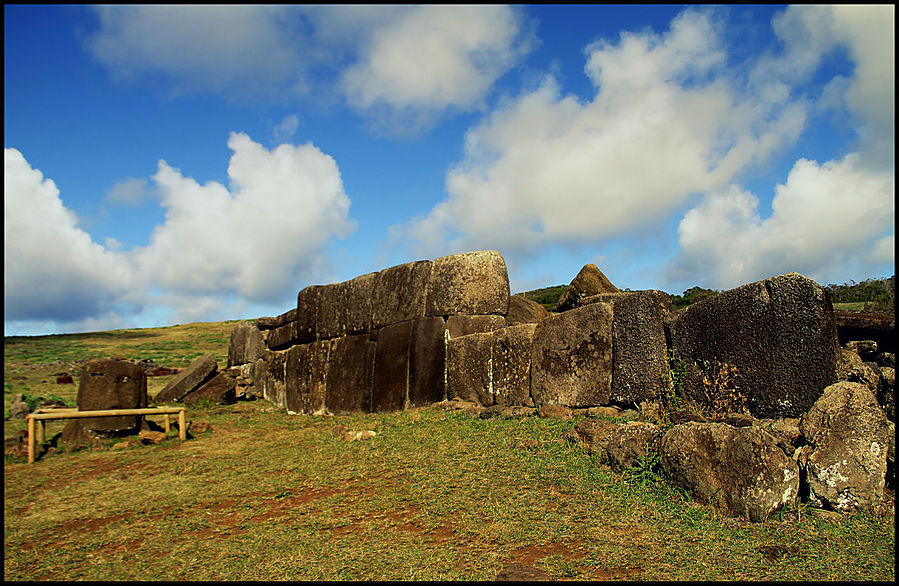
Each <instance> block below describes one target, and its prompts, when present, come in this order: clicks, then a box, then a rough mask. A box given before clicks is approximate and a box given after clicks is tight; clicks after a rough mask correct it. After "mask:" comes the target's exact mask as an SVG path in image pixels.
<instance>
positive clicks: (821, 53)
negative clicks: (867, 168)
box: [757, 5, 896, 168]
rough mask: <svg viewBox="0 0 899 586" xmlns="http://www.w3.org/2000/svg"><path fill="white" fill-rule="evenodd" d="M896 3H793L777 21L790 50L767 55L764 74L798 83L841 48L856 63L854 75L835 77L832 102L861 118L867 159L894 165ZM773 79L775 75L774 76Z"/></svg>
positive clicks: (759, 74) (760, 70)
mask: <svg viewBox="0 0 899 586" xmlns="http://www.w3.org/2000/svg"><path fill="white" fill-rule="evenodd" d="M895 10H896V9H895V6H891V5H880V6H877V5H874V6H863V5H842V6H813V5H798V6H790V7H789V8H787V9H786V10H785V11H784V12H783V13H781V14H780V15H779V16H778V17H777V18H775V19H774V21H773V23H772V24H773V26H774V30H775V32H776V33H777V34H778V36H779V37H780V38H781V39H782V40H783V42H784V45H785V51H784V54H783V55H781V56H778V57H777V58H771V59H765V60H763V61H761V62H760V64H759V67H758V68H757V77H758V78H759V79H765V80H771V79H772V78H775V79H779V80H791V81H792V83H794V84H795V83H797V82H798V81H802V80H804V79H806V78H808V77H809V76H810V75H811V74H812V73H814V72H815V71H816V70H817V68H818V67H819V65H820V64H821V62H822V61H823V60H824V59H825V58H826V57H827V56H828V55H829V54H830V53H832V52H833V51H835V50H836V49H838V48H841V47H842V48H845V49H846V50H847V51H848V56H849V58H850V59H851V60H852V61H853V62H854V64H855V71H854V74H853V75H852V76H851V79H848V80H846V79H843V78H840V77H838V78H835V79H834V80H833V82H832V84H831V86H830V87H828V88H827V89H828V92H838V93H841V94H842V95H840V96H839V97H840V99H839V100H833V99H832V97H831V96H829V95H828V96H827V97H829V98H831V99H829V100H828V102H827V103H828V104H829V105H832V104H839V105H844V106H845V107H847V108H848V109H849V111H850V112H851V113H852V114H853V115H854V116H855V118H856V120H857V121H858V123H859V129H858V130H859V136H860V144H859V152H861V153H862V154H863V162H864V164H868V165H877V166H879V167H881V168H886V167H890V168H891V167H892V166H893V163H894V156H895V110H896V105H895V91H894V87H895V71H896V61H895V54H896V41H895ZM769 83H770V81H769Z"/></svg>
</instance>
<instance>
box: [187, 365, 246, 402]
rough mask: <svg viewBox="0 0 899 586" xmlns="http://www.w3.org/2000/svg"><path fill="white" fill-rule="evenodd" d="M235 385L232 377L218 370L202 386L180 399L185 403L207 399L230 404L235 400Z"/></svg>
mask: <svg viewBox="0 0 899 586" xmlns="http://www.w3.org/2000/svg"><path fill="white" fill-rule="evenodd" d="M235 386H236V381H235V380H234V378H232V377H231V376H229V375H227V374H225V373H224V372H219V373H218V374H216V375H215V376H214V377H212V378H211V379H210V380H209V381H207V382H206V383H204V384H203V385H202V386H200V387H199V388H197V389H195V390H193V391H191V392H189V393H188V394H187V395H185V396H184V398H183V399H182V401H184V404H185V405H193V404H195V403H197V402H198V401H201V400H203V399H209V400H210V401H215V402H216V403H219V404H221V405H230V404H231V403H233V402H234V401H235V393H234V387H235Z"/></svg>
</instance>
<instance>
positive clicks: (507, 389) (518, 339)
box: [491, 323, 537, 406]
mask: <svg viewBox="0 0 899 586" xmlns="http://www.w3.org/2000/svg"><path fill="white" fill-rule="evenodd" d="M536 329H537V324H536V323H524V324H519V325H516V326H509V327H505V328H501V329H498V330H496V331H494V332H493V350H492V353H491V355H492V359H493V397H494V401H495V402H496V403H497V404H499V405H521V406H532V405H533V403H534V401H533V399H532V398H531V350H532V349H533V346H534V332H535V331H536Z"/></svg>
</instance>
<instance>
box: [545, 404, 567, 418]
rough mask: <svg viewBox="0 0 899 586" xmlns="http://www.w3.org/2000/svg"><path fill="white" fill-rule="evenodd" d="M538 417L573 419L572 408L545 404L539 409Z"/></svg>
mask: <svg viewBox="0 0 899 586" xmlns="http://www.w3.org/2000/svg"><path fill="white" fill-rule="evenodd" d="M537 417H541V418H543V419H571V409H569V408H568V407H563V406H562V405H543V406H542V407H540V408H539V409H537Z"/></svg>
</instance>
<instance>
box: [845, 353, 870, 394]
mask: <svg viewBox="0 0 899 586" xmlns="http://www.w3.org/2000/svg"><path fill="white" fill-rule="evenodd" d="M837 380H844V381H849V382H854V383H862V384H863V385H865V386H866V387H868V389H870V391H871V392H872V393H877V388H878V387H879V386H880V369H879V368H878V369H873V368H871V367H870V366H868V365H867V364H865V363H864V362H862V359H861V357H860V356H859V355H858V354H857V353H856V352H853V351H852V350H848V349H845V348H844V349H841V350H840V356H839V358H838V359H837Z"/></svg>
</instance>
